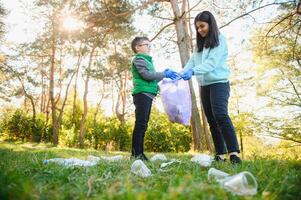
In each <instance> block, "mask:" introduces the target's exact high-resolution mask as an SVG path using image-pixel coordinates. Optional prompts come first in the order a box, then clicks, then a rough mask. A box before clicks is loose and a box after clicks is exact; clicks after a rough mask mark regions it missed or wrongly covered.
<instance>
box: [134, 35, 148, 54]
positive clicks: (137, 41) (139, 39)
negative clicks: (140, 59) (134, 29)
mask: <svg viewBox="0 0 301 200" xmlns="http://www.w3.org/2000/svg"><path fill="white" fill-rule="evenodd" d="M145 40H147V41H149V39H148V37H135V38H134V39H133V41H132V43H131V47H132V50H133V51H134V52H135V53H137V50H136V46H137V45H139V44H141V43H142V42H143V41H145Z"/></svg>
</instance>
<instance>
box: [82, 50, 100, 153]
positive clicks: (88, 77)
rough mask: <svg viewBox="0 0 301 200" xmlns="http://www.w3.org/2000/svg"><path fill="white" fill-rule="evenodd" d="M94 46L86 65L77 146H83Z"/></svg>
mask: <svg viewBox="0 0 301 200" xmlns="http://www.w3.org/2000/svg"><path fill="white" fill-rule="evenodd" d="M95 48H96V46H94V47H93V48H92V50H91V53H90V58H89V64H88V67H87V78H86V80H85V92H84V96H83V101H84V110H83V114H82V119H81V121H80V129H79V147H80V148H84V137H85V124H86V117H87V113H88V101H87V96H88V87H89V79H90V72H89V70H90V68H91V63H92V59H93V54H94V51H95Z"/></svg>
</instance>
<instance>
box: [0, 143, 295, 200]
mask: <svg viewBox="0 0 301 200" xmlns="http://www.w3.org/2000/svg"><path fill="white" fill-rule="evenodd" d="M269 150H271V149H269ZM299 153H300V152H299ZM113 154H123V155H126V156H129V153H122V152H110V155H113ZM88 155H95V156H100V155H107V154H106V152H100V151H94V150H79V149H71V148H58V147H52V146H51V145H49V146H47V145H36V144H28V143H27V144H17V143H7V142H0V199H2V200H5V199H164V200H165V199H171V200H174V199H183V200H184V199H185V200H186V199H206V200H207V199H300V198H301V162H300V159H299V157H297V158H295V157H296V155H294V156H293V158H288V157H285V158H284V157H282V156H279V155H278V157H277V156H275V155H274V154H273V155H274V156H271V155H264V154H262V153H260V154H257V156H256V157H255V156H248V158H247V159H245V160H244V162H243V164H242V165H239V166H233V165H231V164H230V163H222V164H214V165H213V167H216V168H217V169H220V170H222V171H225V172H227V173H230V174H235V173H238V172H241V171H249V172H251V173H252V174H254V175H255V177H256V180H257V182H258V193H257V194H256V195H255V196H251V197H250V196H249V197H241V196H235V195H233V194H231V193H229V192H227V191H225V190H223V189H222V188H220V187H219V185H218V183H211V182H209V181H208V180H207V172H208V168H205V167H201V166H199V165H197V164H195V163H192V162H191V161H190V159H191V157H192V155H190V154H165V155H166V156H167V157H168V158H178V159H180V160H181V161H182V163H180V164H173V165H171V166H169V167H167V170H166V171H160V170H159V166H160V162H155V163H152V162H146V165H147V166H148V167H149V168H150V169H151V171H152V174H153V175H152V176H151V177H148V178H140V177H137V176H135V175H134V174H132V173H131V172H130V166H131V164H132V162H133V161H131V160H125V161H122V162H115V163H105V162H100V163H99V164H98V165H96V166H94V167H87V168H84V167H75V168H64V167H61V166H59V165H56V164H48V165H44V164H43V160H44V159H50V158H55V157H65V158H69V157H77V158H82V159H85V158H86V156H88ZM147 155H148V156H149V157H151V156H152V155H153V154H151V153H149V154H147ZM299 155H300V154H299Z"/></svg>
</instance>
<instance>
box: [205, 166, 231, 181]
mask: <svg viewBox="0 0 301 200" xmlns="http://www.w3.org/2000/svg"><path fill="white" fill-rule="evenodd" d="M228 176H229V174H227V173H226V172H223V171H221V170H218V169H215V168H213V167H212V168H210V169H209V170H208V180H209V181H213V180H216V181H217V182H220V181H222V180H224V179H225V178H227V177H228Z"/></svg>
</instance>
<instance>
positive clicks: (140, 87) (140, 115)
mask: <svg viewBox="0 0 301 200" xmlns="http://www.w3.org/2000/svg"><path fill="white" fill-rule="evenodd" d="M131 47H132V50H133V51H134V53H135V56H134V58H133V61H132V68H131V70H132V75H133V84H134V87H133V90H132V95H133V100H134V105H135V118H136V121H135V127H134V130H133V138H132V157H133V158H138V159H141V160H148V158H147V157H146V156H145V155H144V148H143V144H144V135H145V132H146V129H147V124H148V121H149V116H150V113H151V107H152V101H153V99H154V97H155V96H156V95H157V93H158V82H159V81H160V80H162V79H163V78H165V77H166V78H170V79H172V80H174V79H177V78H179V76H178V74H177V73H176V72H174V71H172V70H170V69H165V70H164V71H163V72H156V71H155V68H154V65H153V60H152V57H151V56H150V55H149V53H150V47H151V46H150V41H149V39H148V38H147V37H135V38H134V40H133V41H132V43H131Z"/></svg>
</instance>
